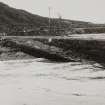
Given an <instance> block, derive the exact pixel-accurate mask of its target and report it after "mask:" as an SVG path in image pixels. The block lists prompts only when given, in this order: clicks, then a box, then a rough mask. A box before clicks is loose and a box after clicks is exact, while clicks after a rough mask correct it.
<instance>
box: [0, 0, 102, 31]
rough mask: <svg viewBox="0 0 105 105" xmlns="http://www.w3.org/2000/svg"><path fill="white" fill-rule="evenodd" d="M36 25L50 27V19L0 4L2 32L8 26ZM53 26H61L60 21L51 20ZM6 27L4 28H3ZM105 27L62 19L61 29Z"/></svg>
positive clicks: (0, 27)
mask: <svg viewBox="0 0 105 105" xmlns="http://www.w3.org/2000/svg"><path fill="white" fill-rule="evenodd" d="M24 24H26V25H34V26H35V27H40V26H48V18H47V17H42V16H39V15H35V14H32V13H29V12H27V11H25V10H20V9H15V8H12V7H10V6H8V5H6V4H4V3H2V2H0V25H1V26H0V30H3V29H4V28H6V25H24ZM51 25H52V26H56V27H58V26H59V19H57V18H52V19H51ZM2 26H4V27H2ZM100 26H104V25H99V24H93V23H89V22H82V21H73V20H67V19H62V20H61V27H62V28H66V29H67V28H68V29H70V28H71V27H72V28H87V27H100Z"/></svg>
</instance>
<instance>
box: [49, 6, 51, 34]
mask: <svg viewBox="0 0 105 105" xmlns="http://www.w3.org/2000/svg"><path fill="white" fill-rule="evenodd" d="M50 12H51V7H49V26H48V28H49V34H50V27H51V14H50Z"/></svg>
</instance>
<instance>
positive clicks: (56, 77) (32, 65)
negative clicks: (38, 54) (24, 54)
mask: <svg viewBox="0 0 105 105" xmlns="http://www.w3.org/2000/svg"><path fill="white" fill-rule="evenodd" d="M104 80H105V71H104V69H102V68H101V66H100V65H99V64H97V63H91V64H90V63H86V62H85V63H82V62H70V63H55V62H49V61H47V60H44V59H35V60H15V61H1V62H0V92H1V95H0V99H2V101H0V105H42V104H43V105H77V103H78V105H79V104H83V105H90V104H91V105H99V104H100V103H102V104H103V103H105V102H104V101H103V98H104V97H105V91H104V87H105V86H104V82H105V81H104ZM80 96H83V97H80ZM95 99H96V100H97V101H94V100H95ZM70 100H71V101H70ZM87 102H88V103H87ZM70 103H71V104H70ZM84 103H85V104H84Z"/></svg>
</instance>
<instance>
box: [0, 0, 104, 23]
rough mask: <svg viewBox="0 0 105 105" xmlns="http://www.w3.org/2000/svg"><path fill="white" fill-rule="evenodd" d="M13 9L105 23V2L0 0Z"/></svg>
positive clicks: (102, 0)
mask: <svg viewBox="0 0 105 105" xmlns="http://www.w3.org/2000/svg"><path fill="white" fill-rule="evenodd" d="M0 1H1V2H4V3H6V4H8V5H10V6H12V7H15V8H18V9H25V10H27V11H29V12H32V13H34V14H39V15H41V16H48V7H51V16H52V17H57V16H58V14H61V15H62V17H63V18H68V19H72V20H83V21H89V22H95V23H105V12H104V10H105V0H0Z"/></svg>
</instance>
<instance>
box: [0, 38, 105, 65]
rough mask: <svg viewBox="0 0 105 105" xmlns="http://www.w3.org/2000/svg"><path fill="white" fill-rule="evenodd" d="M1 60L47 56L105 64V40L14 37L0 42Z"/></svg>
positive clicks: (49, 57)
mask: <svg viewBox="0 0 105 105" xmlns="http://www.w3.org/2000/svg"><path fill="white" fill-rule="evenodd" d="M0 43H1V44H0V45H1V48H0V49H1V51H0V60H5V59H29V58H36V57H38V58H46V59H49V60H53V61H61V62H65V61H67V62H70V61H84V60H88V61H95V62H98V63H100V64H102V65H105V41H100V40H80V39H79V40H78V39H63V38H62V39H57V38H52V40H51V42H49V38H30V39H28V38H27V39H25V38H24V39H23V38H12V39H8V38H7V39H5V40H2V41H1V42H0Z"/></svg>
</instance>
